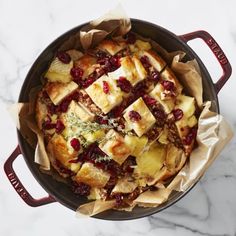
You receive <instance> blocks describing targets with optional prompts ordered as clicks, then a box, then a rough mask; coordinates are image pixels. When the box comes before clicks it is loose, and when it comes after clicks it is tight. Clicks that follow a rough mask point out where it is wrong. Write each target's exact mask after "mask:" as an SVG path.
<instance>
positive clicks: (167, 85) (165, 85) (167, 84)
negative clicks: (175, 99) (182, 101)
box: [161, 80, 175, 91]
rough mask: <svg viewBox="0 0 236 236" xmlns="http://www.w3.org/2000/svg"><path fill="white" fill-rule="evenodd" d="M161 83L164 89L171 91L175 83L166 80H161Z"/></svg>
mask: <svg viewBox="0 0 236 236" xmlns="http://www.w3.org/2000/svg"><path fill="white" fill-rule="evenodd" d="M161 85H162V86H163V88H164V89H165V90H168V91H173V90H174V89H175V84H174V83H173V82H171V81H168V80H163V81H162V82H161Z"/></svg>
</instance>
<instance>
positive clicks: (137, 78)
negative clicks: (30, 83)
mask: <svg viewBox="0 0 236 236" xmlns="http://www.w3.org/2000/svg"><path fill="white" fill-rule="evenodd" d="M131 34H132V33H131ZM136 37H137V36H135V35H134V34H133V35H132V38H133V39H134V40H132V42H130V40H128V39H129V37H128V39H127V38H125V37H124V38H123V39H116V40H114V39H105V40H103V41H102V42H101V43H100V44H99V45H97V47H95V48H93V49H89V50H88V51H87V52H84V53H82V52H80V51H78V50H76V49H71V50H69V51H67V52H65V51H63V52H58V53H57V54H56V56H55V58H54V59H53V61H52V62H51V64H50V65H49V68H48V70H47V72H46V73H45V76H44V77H45V81H44V84H43V87H42V90H41V91H40V92H39V94H38V97H37V101H36V109H35V110H36V121H37V124H38V127H39V129H40V130H42V132H43V134H44V141H45V146H46V150H47V153H48V156H49V159H50V162H51V165H52V167H53V168H54V169H56V170H57V172H58V173H59V174H60V175H61V176H63V177H64V178H67V179H68V180H69V182H70V184H71V185H72V190H73V191H74V193H75V194H78V195H84V196H88V199H102V200H104V201H105V200H111V199H116V203H117V204H116V207H117V208H120V207H122V208H123V207H125V206H129V204H130V202H132V200H134V199H135V198H137V197H138V196H139V194H140V193H142V192H144V191H147V190H152V189H155V188H157V187H158V186H159V185H160V183H161V184H165V183H167V182H168V181H169V180H170V179H171V178H172V177H173V176H174V175H176V174H177V173H178V171H179V170H180V169H181V168H182V167H183V165H184V164H185V162H186V160H187V158H188V156H189V155H190V154H191V152H192V150H193V148H194V144H195V139H196V132H197V125H198V120H197V116H196V101H195V98H194V97H191V96H188V95H187V94H184V93H183V87H182V85H181V83H180V82H179V81H178V79H177V77H176V76H175V74H174V72H173V71H172V70H171V68H170V67H169V65H167V63H166V62H165V60H164V59H163V58H162V57H161V56H160V55H159V54H158V53H157V52H156V51H155V50H154V49H153V48H152V45H151V44H150V43H149V42H146V41H143V40H140V39H137V38H136Z"/></svg>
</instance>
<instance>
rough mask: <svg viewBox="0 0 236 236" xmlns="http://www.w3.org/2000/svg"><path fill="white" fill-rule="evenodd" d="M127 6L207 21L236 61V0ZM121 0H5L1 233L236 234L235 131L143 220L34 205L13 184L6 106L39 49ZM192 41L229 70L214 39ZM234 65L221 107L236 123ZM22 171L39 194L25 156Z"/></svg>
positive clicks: (157, 16)
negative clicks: (190, 185) (168, 202)
mask: <svg viewBox="0 0 236 236" xmlns="http://www.w3.org/2000/svg"><path fill="white" fill-rule="evenodd" d="M120 2H121V3H122V5H123V7H124V9H125V10H126V12H127V14H128V15H129V16H130V17H133V18H140V19H144V20H147V21H150V22H153V23H156V24H159V25H161V26H163V27H165V28H167V29H169V30H170V31H172V32H174V33H176V34H177V35H181V34H184V33H188V32H191V31H195V30H199V29H204V30H206V31H208V32H209V33H211V34H212V36H213V37H214V38H215V39H216V40H217V42H218V43H219V45H220V46H221V47H222V48H223V49H224V51H225V53H226V55H227V56H228V59H229V61H230V62H231V65H233V67H234V65H235V64H236V57H235V52H236V16H235V9H236V2H235V1H234V0H228V1H220V0H217V1H213V0H209V1H203V0H199V1H189V0H183V1H171V0H165V1H155V0H146V1H137V0H123V1H120ZM116 4H117V0H110V1H106V0H100V1H92V0H86V1H81V0H74V1H72V0H69V1H57V0H52V1H50V0H41V1H36V0H35V1H32V0H21V1H13V0H0V114H1V118H0V131H1V132H0V140H1V155H0V167H1V171H0V183H1V184H0V219H1V223H0V235H2V236H15V235H18V236H32V235H34V236H41V235H57V236H75V235H89V236H93V235H96V236H99V235H104V236H112V235H129V236H131V235H144V234H145V235H163V236H169V235H175V236H192V235H209V236H211V235H212V236H220V235H230V236H231V235H232V236H233V235H236V188H235V186H236V158H235V153H236V137H235V138H234V139H233V140H232V141H231V143H230V144H229V145H228V146H227V147H226V148H225V149H224V151H223V152H222V153H221V154H220V155H219V157H218V159H217V160H216V161H215V162H214V163H213V165H212V166H211V167H210V168H209V170H208V171H207V173H206V174H205V175H204V177H203V178H202V179H201V181H200V182H199V183H198V184H197V185H196V187H195V188H194V189H193V190H192V191H191V192H190V193H189V194H187V195H186V196H185V197H184V198H183V199H182V200H180V201H179V202H177V203H176V204H175V205H173V206H172V207H170V208H168V209H166V210H164V211H163V212H161V213H158V214H155V215H153V216H150V217H146V218H143V219H139V220H132V221H124V222H110V221H102V220H96V219H92V218H89V219H77V218H76V217H75V214H74V212H72V211H71V210H68V209H67V208H65V207H64V206H62V205H60V204H59V203H53V204H49V205H46V206H43V207H38V208H31V207H29V206H27V205H26V204H25V203H24V202H23V201H22V200H21V199H20V198H19V196H18V195H17V194H16V192H15V190H14V189H13V188H12V187H11V186H10V183H9V182H8V180H7V178H6V176H5V174H4V172H3V168H2V167H3V164H4V162H5V160H6V159H7V157H9V155H10V153H11V152H12V151H13V150H14V148H15V147H16V145H17V138H16V131H15V126H14V123H13V122H12V120H11V118H10V116H9V115H8V112H7V106H8V105H9V104H11V103H14V102H16V101H17V98H18V95H19V91H20V88H21V86H22V83H23V81H24V79H25V76H26V73H27V72H28V70H29V69H30V67H31V65H32V63H33V62H34V60H35V59H36V57H37V56H38V55H39V53H40V52H41V51H42V50H43V49H44V48H45V47H46V46H47V45H48V44H49V43H50V42H51V41H52V40H54V39H55V38H57V37H58V36H59V35H61V34H62V33H63V32H65V31H67V30H68V29H71V28H73V27H75V26H76V25H78V24H81V23H83V22H86V21H89V20H91V19H94V18H97V17H99V16H100V15H102V14H103V13H105V12H106V11H107V10H109V9H111V8H113V7H115V6H116ZM190 45H191V46H192V47H193V48H194V50H195V51H196V52H197V53H198V55H199V56H200V57H201V58H202V60H203V61H204V63H205V65H206V66H207V68H208V69H209V72H210V73H211V75H212V78H213V80H214V81H217V78H219V77H220V75H221V73H222V71H221V69H220V67H219V65H218V63H217V62H216V61H215V59H214V57H213V55H212V54H211V53H210V51H209V50H208V49H207V47H206V46H205V45H204V44H203V43H202V42H201V41H200V40H194V42H191V43H190ZM235 76H236V75H235V73H233V74H232V76H231V78H230V79H229V81H228V82H227V83H226V85H225V86H224V88H223V89H222V91H220V93H219V103H220V108H221V113H222V114H223V115H224V116H225V117H227V119H228V121H229V123H230V124H231V125H232V127H233V129H234V130H235V131H236V110H235V108H233V104H236V96H235V88H236V79H235ZM15 169H16V172H17V173H18V174H19V177H20V179H21V180H22V182H23V183H24V184H25V186H26V187H27V189H29V191H30V193H32V195H33V196H35V197H42V196H45V195H46V193H45V192H44V190H42V188H41V187H40V186H39V184H38V183H37V182H36V181H35V180H34V178H33V177H32V175H31V173H30V172H29V170H28V169H27V167H26V164H25V163H24V161H23V158H18V159H17V160H16V162H15Z"/></svg>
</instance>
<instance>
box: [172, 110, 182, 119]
mask: <svg viewBox="0 0 236 236" xmlns="http://www.w3.org/2000/svg"><path fill="white" fill-rule="evenodd" d="M173 115H174V117H175V120H176V121H177V120H181V119H182V117H183V115H184V113H183V111H182V110H181V109H175V110H173Z"/></svg>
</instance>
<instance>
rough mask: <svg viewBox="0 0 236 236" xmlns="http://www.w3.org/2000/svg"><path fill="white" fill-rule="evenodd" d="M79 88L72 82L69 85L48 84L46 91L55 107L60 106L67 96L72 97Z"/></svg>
mask: <svg viewBox="0 0 236 236" xmlns="http://www.w3.org/2000/svg"><path fill="white" fill-rule="evenodd" d="M77 88H78V84H76V83H75V82H73V81H71V82H69V83H59V82H56V83H47V84H46V86H45V90H46V92H47V94H48V96H49V97H50V99H51V100H52V102H53V104H54V105H58V104H59V103H60V102H61V101H62V100H63V99H64V98H65V97H66V96H68V95H70V94H71V93H72V92H74V91H75V90H76V89H77Z"/></svg>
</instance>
